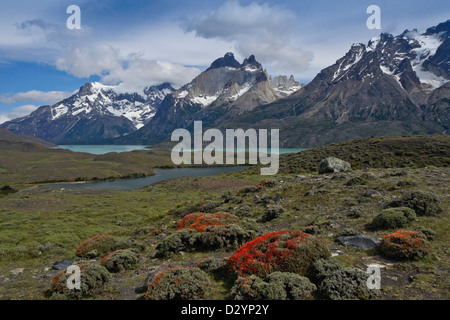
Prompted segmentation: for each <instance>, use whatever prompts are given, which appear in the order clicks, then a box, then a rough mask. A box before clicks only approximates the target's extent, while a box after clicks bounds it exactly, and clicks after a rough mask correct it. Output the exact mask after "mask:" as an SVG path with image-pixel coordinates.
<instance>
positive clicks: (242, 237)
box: [193, 224, 256, 250]
mask: <svg viewBox="0 0 450 320" xmlns="http://www.w3.org/2000/svg"><path fill="white" fill-rule="evenodd" d="M255 236H256V233H255V232H254V231H248V230H244V229H243V228H241V227H240V226H238V225H236V224H229V225H225V226H211V227H208V228H206V229H205V230H204V231H203V232H200V233H197V234H196V235H195V236H194V238H193V245H194V247H195V249H197V250H204V249H218V248H225V247H226V248H230V247H238V246H240V245H242V244H243V243H245V242H247V241H249V240H251V239H253V238H254V237H255Z"/></svg>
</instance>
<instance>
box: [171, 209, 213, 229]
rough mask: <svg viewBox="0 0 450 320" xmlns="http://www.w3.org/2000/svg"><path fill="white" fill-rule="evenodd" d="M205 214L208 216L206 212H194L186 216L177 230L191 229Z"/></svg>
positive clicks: (179, 223)
mask: <svg viewBox="0 0 450 320" xmlns="http://www.w3.org/2000/svg"><path fill="white" fill-rule="evenodd" d="M205 214H206V213H205V212H194V213H191V214H188V215H186V216H184V217H183V219H181V220H180V222H178V225H177V227H176V229H175V230H181V229H186V228H189V227H190V226H191V225H192V224H193V223H194V222H195V220H197V219H198V218H199V217H201V216H204V215H205Z"/></svg>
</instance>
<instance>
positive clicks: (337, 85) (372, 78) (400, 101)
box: [223, 20, 450, 147]
mask: <svg viewBox="0 0 450 320" xmlns="http://www.w3.org/2000/svg"><path fill="white" fill-rule="evenodd" d="M449 36H450V20H448V21H446V22H444V23H441V24H439V25H438V26H436V27H432V28H429V29H427V30H426V31H425V32H422V33H421V32H418V31H417V30H412V31H409V30H405V31H404V32H403V33H401V34H400V35H398V36H393V35H391V34H387V33H383V34H381V35H380V36H379V37H375V38H372V39H371V40H370V41H369V42H368V43H367V44H363V43H357V44H354V45H352V46H351V48H350V50H349V51H348V52H347V53H346V54H345V55H344V56H343V57H342V58H340V59H338V60H337V61H336V63H335V64H333V65H331V66H329V67H327V68H325V69H323V70H322V71H321V72H320V73H319V74H318V75H317V76H316V77H315V78H314V79H313V80H312V81H311V82H310V83H308V84H307V85H305V86H303V87H302V88H301V89H300V90H298V91H296V92H295V93H294V94H292V95H290V96H289V97H287V98H285V99H281V100H278V101H276V102H273V103H271V104H267V105H264V106H261V107H258V108H255V109H254V110H253V111H252V112H250V113H247V114H244V115H242V116H240V117H239V118H238V119H235V120H234V121H228V122H225V123H224V124H223V127H230V128H231V126H235V127H242V128H246V127H253V128H254V127H270V128H278V129H280V136H281V138H282V140H283V141H280V143H281V145H282V146H285V147H314V146H319V145H323V144H328V143H334V142H341V141H346V140H350V139H356V138H362V137H370V136H392V135H408V134H431V133H436V134H442V133H448V130H449V128H450V120H449V119H450V103H449V102H450V60H449V57H450V37H449Z"/></svg>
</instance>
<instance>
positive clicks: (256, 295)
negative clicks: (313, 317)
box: [230, 271, 316, 300]
mask: <svg viewBox="0 0 450 320" xmlns="http://www.w3.org/2000/svg"><path fill="white" fill-rule="evenodd" d="M315 290H316V286H315V285H314V284H312V283H311V282H310V281H309V279H308V278H306V277H302V276H300V275H298V274H296V273H289V272H279V271H276V272H273V273H271V274H269V275H268V276H267V277H265V278H264V280H263V279H261V278H260V277H258V276H255V275H251V276H247V277H239V278H238V279H237V280H236V282H235V284H234V286H233V287H232V288H231V294H230V298H231V299H235V300H307V299H312V293H313V291H315Z"/></svg>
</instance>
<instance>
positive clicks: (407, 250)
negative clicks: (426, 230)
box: [378, 230, 430, 259]
mask: <svg viewBox="0 0 450 320" xmlns="http://www.w3.org/2000/svg"><path fill="white" fill-rule="evenodd" d="M378 248H379V249H380V251H381V252H382V253H383V255H385V256H386V257H388V258H394V259H413V258H415V257H419V258H422V257H424V256H426V255H427V254H428V253H429V249H430V244H429V243H428V241H427V239H426V236H425V235H424V234H423V233H421V232H420V231H405V230H399V231H397V232H394V233H391V234H388V235H385V236H384V237H383V238H382V239H381V242H380V244H379V246H378Z"/></svg>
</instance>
